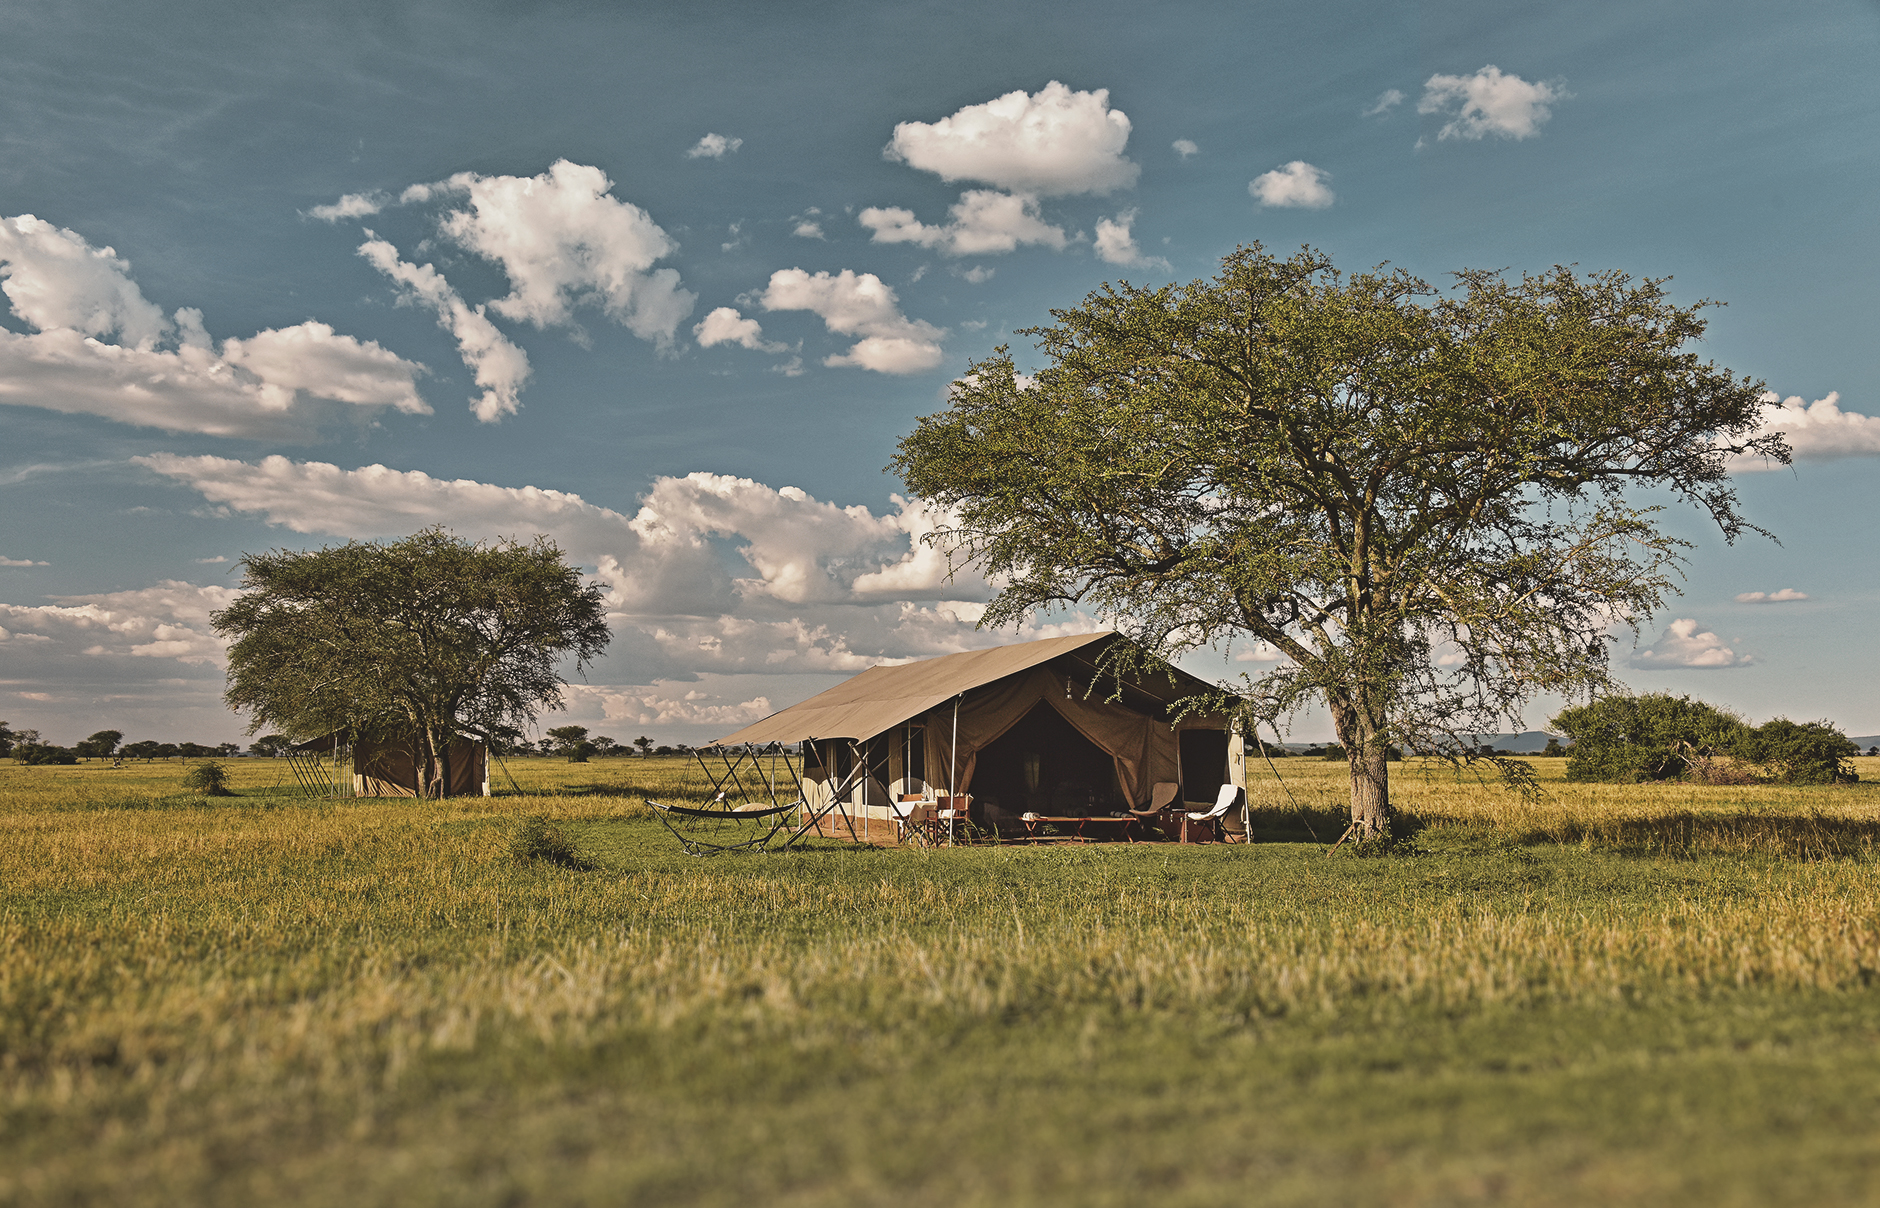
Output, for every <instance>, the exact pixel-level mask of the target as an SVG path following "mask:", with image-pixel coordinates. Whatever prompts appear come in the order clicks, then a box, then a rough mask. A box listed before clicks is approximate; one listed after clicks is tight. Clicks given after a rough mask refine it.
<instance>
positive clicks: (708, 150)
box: [685, 134, 744, 159]
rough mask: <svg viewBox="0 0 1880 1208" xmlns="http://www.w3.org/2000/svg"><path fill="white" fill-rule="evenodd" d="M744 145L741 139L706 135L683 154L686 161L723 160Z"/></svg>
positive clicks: (720, 135)
mask: <svg viewBox="0 0 1880 1208" xmlns="http://www.w3.org/2000/svg"><path fill="white" fill-rule="evenodd" d="M743 145H744V140H743V139H741V138H726V137H725V136H724V135H722V134H707V135H705V136H704V137H703V138H701V139H699V140H698V141H697V142H696V143H693V144H692V149H691V150H689V151H687V152H686V153H685V157H686V158H687V159H723V158H724V157H725V156H727V155H730V154H731V153H732V152H734V151H736V150H737V149H738V148H739V147H742V146H743Z"/></svg>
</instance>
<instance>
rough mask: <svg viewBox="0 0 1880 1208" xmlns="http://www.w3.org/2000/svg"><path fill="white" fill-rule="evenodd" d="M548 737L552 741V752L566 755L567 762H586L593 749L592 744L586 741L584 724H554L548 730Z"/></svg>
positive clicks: (586, 735) (586, 732)
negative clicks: (552, 727)
mask: <svg viewBox="0 0 1880 1208" xmlns="http://www.w3.org/2000/svg"><path fill="white" fill-rule="evenodd" d="M548 737H549V740H550V741H551V742H552V743H553V746H552V747H551V750H552V751H553V753H555V754H557V755H565V756H567V757H568V762H569V763H586V762H587V761H588V756H589V755H590V754H592V753H593V751H594V750H595V747H594V744H593V743H590V742H589V741H588V731H587V727H586V726H556V727H555V728H554V729H552V730H550V731H549V732H548Z"/></svg>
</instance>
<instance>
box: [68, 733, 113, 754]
mask: <svg viewBox="0 0 1880 1208" xmlns="http://www.w3.org/2000/svg"><path fill="white" fill-rule="evenodd" d="M122 741H124V732H123V731H121V730H100V731H98V732H97V733H96V734H93V735H92V736H91V737H89V738H87V739H85V740H84V741H83V742H80V743H79V744H78V745H76V746H74V747H73V748H72V749H73V750H74V751H76V752H78V753H79V754H80V755H82V756H84V757H85V758H86V759H109V758H111V755H112V753H113V752H114V751H116V750H117V745H118V743H120V742H122Z"/></svg>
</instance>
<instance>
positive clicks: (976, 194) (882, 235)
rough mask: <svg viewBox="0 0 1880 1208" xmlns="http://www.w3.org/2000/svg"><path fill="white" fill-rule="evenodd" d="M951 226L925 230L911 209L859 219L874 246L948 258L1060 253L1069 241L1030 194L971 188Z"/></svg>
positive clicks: (874, 211) (872, 210) (878, 210)
mask: <svg viewBox="0 0 1880 1208" xmlns="http://www.w3.org/2000/svg"><path fill="white" fill-rule="evenodd" d="M948 214H949V215H951V218H952V221H950V222H947V223H945V224H940V225H927V224H924V223H922V222H921V221H920V220H919V219H918V218H916V217H915V215H914V212H913V211H912V210H906V209H902V208H901V207H899V206H888V207H878V206H870V207H868V208H867V209H865V210H863V211H862V212H861V214H859V215H858V216H857V217H858V219H859V220H860V222H861V224H862V225H863V226H865V227H867V228H868V229H869V230H871V231H873V232H874V236H873V239H874V242H876V243H913V244H918V245H919V246H921V247H931V248H937V249H938V250H940V251H942V252H944V253H946V254H947V255H949V256H982V255H990V254H994V253H998V252H1010V251H1013V250H1016V249H1017V248H1019V247H1020V246H1022V245H1025V244H1042V245H1043V246H1045V247H1049V248H1056V249H1062V248H1063V247H1064V246H1065V244H1067V243H1069V242H1070V238H1069V236H1067V235H1066V234H1065V233H1064V229H1063V228H1062V227H1057V226H1052V225H1051V224H1050V223H1048V222H1046V221H1044V219H1043V218H1041V217H1039V214H1038V199H1037V198H1036V197H1031V196H1028V195H1018V194H1011V193H999V192H996V191H994V190H991V189H969V190H967V191H966V192H965V193H962V194H961V195H960V199H959V200H958V201H957V202H955V203H954V204H953V205H952V207H950V208H949V210H948Z"/></svg>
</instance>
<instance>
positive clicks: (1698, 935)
mask: <svg viewBox="0 0 1880 1208" xmlns="http://www.w3.org/2000/svg"><path fill="white" fill-rule="evenodd" d="M1535 762H1536V767H1537V769H1538V771H1539V774H1540V776H1541V780H1542V785H1543V788H1544V790H1545V795H1544V796H1543V797H1542V798H1541V799H1540V800H1539V801H1538V802H1532V803H1526V802H1522V801H1521V800H1519V799H1518V798H1513V797H1510V796H1508V795H1506V794H1504V793H1502V792H1500V791H1499V790H1495V789H1489V788H1483V787H1479V786H1475V785H1471V784H1458V783H1457V782H1456V781H1455V780H1454V779H1453V778H1450V777H1447V776H1443V775H1434V776H1429V777H1425V776H1422V775H1420V774H1419V772H1418V771H1417V769H1415V768H1414V767H1406V768H1403V769H1400V770H1399V772H1398V774H1397V779H1396V783H1395V786H1394V792H1395V794H1396V796H1397V799H1398V801H1399V802H1400V804H1402V805H1403V806H1404V807H1405V808H1406V809H1407V810H1408V811H1409V812H1410V814H1411V816H1412V817H1413V819H1414V820H1415V822H1416V823H1417V825H1418V827H1419V829H1418V830H1417V831H1416V833H1415V835H1414V837H1413V839H1412V841H1411V843H1410V844H1409V845H1408V846H1407V847H1406V848H1405V849H1403V850H1399V851H1397V852H1395V853H1393V854H1389V855H1386V856H1381V857H1378V856H1367V855H1363V854H1352V853H1348V852H1344V851H1341V852H1340V853H1339V854H1337V855H1336V856H1333V857H1330V858H1328V857H1327V856H1326V855H1325V854H1324V849H1325V846H1326V845H1327V844H1328V843H1329V841H1330V839H1332V838H1334V837H1336V835H1337V834H1338V832H1339V830H1340V823H1339V822H1338V816H1339V814H1340V812H1341V810H1342V796H1343V786H1342V784H1341V783H1340V782H1339V780H1338V776H1339V774H1340V772H1341V771H1342V769H1341V767H1340V766H1339V765H1334V764H1325V763H1319V762H1308V761H1306V760H1300V759H1293V760H1287V761H1283V762H1282V763H1280V764H1279V768H1280V771H1281V773H1282V775H1283V776H1284V778H1285V782H1286V783H1285V786H1284V787H1281V786H1279V785H1277V784H1275V783H1274V782H1273V781H1272V780H1271V778H1270V777H1262V780H1261V783H1259V784H1258V785H1256V786H1255V789H1254V798H1255V802H1256V805H1257V806H1258V809H1257V810H1256V818H1255V834H1256V836H1257V837H1258V838H1259V840H1260V842H1257V843H1255V844H1253V845H1251V846H1248V847H1232V848H1228V847H1214V846H1206V847H1173V846H1168V845H1147V844H1145V845H1135V846H1119V845H1104V846H1089V847H1056V848H1037V849H1031V848H1013V847H1001V848H960V849H952V850H940V851H936V852H932V853H923V852H918V851H874V850H855V849H841V848H835V847H824V848H822V849H819V850H811V851H802V852H796V853H790V854H783V855H757V856H748V857H726V858H721V859H717V860H709V861H699V860H691V859H687V858H685V857H683V856H681V855H679V854H677V852H676V850H675V848H674V847H673V845H672V844H671V842H670V840H669V839H668V838H667V837H666V835H665V833H664V831H663V830H661V829H659V827H658V824H657V823H656V822H654V821H653V820H652V819H651V818H650V817H649V815H648V811H647V809H646V807H645V805H644V804H643V797H644V795H645V794H646V793H648V792H653V793H655V794H656V795H657V794H659V793H665V794H669V795H673V796H684V795H687V794H688V793H692V794H695V793H696V791H697V790H698V789H699V788H701V787H702V783H701V782H699V781H697V780H696V779H688V773H687V772H686V770H685V769H686V765H684V764H683V763H681V762H679V761H661V760H652V761H646V762H642V761H637V760H608V761H600V762H595V763H591V764H586V765H572V764H567V763H561V762H552V761H547V760H526V761H518V762H516V763H513V764H512V765H511V767H512V769H513V771H514V774H515V777H516V780H517V781H518V782H519V788H520V789H521V790H522V791H520V792H518V791H514V790H511V791H510V792H508V793H507V795H502V796H498V797H496V798H492V799H487V800H486V799H480V798H479V799H456V800H451V801H445V802H441V803H417V802H410V801H375V800H359V801H339V802H311V801H308V800H306V799H304V798H295V797H292V796H290V795H287V792H286V790H287V788H288V785H287V784H285V783H282V782H281V781H282V780H283V779H284V778H282V777H281V768H280V765H278V764H275V763H273V762H271V761H255V760H249V761H237V762H236V763H234V764H232V765H231V767H232V769H233V771H234V773H235V786H236V788H237V790H238V793H239V794H240V795H238V796H236V797H233V798H223V799H203V798H199V797H189V796H186V795H183V794H181V793H180V792H179V791H178V782H179V781H180V779H181V775H182V769H181V768H180V767H178V766H177V765H175V764H168V765H164V764H155V765H133V766H132V767H129V768H124V769H111V768H108V767H106V766H104V765H101V764H97V763H92V764H85V765H80V766H78V767H72V768H20V767H15V766H14V765H11V764H5V765H0V1204H6V1205H15V1204H17V1205H50V1204H77V1203H111V1204H114V1205H141V1204H175V1203H191V1204H205V1205H221V1204H229V1205H236V1204H241V1205H247V1204H256V1203H281V1204H296V1205H327V1204H333V1205H339V1204H347V1205H352V1204H394V1203H395V1204H400V1205H405V1204H415V1205H425V1204H440V1205H441V1204H452V1205H483V1204H490V1205H497V1204H520V1203H540V1204H562V1203H566V1204H590V1203H634V1204H653V1203H657V1204H700V1205H720V1204H723V1205H730V1204H749V1203H762V1204H781V1205H811V1204H866V1205H874V1204H896V1205H915V1206H920V1205H929V1204H932V1205H941V1204H945V1205H963V1204H964V1205H977V1204H985V1205H993V1204H999V1205H1007V1204H1080V1205H1082V1204H1090V1205H1108V1204H1116V1205H1124V1204H1137V1203H1145V1202H1154V1203H1156V1204H1158V1205H1188V1204H1196V1205H1199V1204H1226V1203H1236V1204H1237V1203H1243V1202H1258V1203H1261V1204H1269V1205H1285V1204H1320V1203H1340V1204H1391V1205H1423V1204H1491V1203H1522V1204H1540V1205H1546V1204H1584V1203H1602V1204H1652V1205H1679V1204H1704V1205H1734V1204H1794V1203H1811V1204H1859V1203H1872V1202H1875V1201H1876V1200H1880V1125H1877V1124H1876V1121H1880V985H1877V984H1876V981H1877V980H1880V878H1877V877H1876V873H1877V872H1880V851H1877V849H1876V840H1877V839H1880V785H1874V784H1871V783H1863V784H1860V785H1855V786H1846V787H1839V788H1819V789H1786V788H1760V787H1759V788H1706V787H1699V786H1682V785H1676V786H1644V787H1637V788H1617V787H1606V786H1602V787H1597V788H1594V787H1587V786H1569V785H1566V784H1564V783H1561V782H1560V780H1559V777H1560V774H1561V770H1562V761H1557V760H1537V761H1535ZM1859 763H1860V764H1861V765H1862V766H1861V771H1862V773H1863V776H1865V777H1866V778H1867V779H1868V780H1869V781H1874V780H1880V760H1861V761H1859ZM497 779H498V781H499V782H501V783H500V788H502V789H509V788H510V785H509V782H508V781H507V780H506V779H504V777H502V776H501V775H499V776H498V777H497ZM531 814H539V815H545V816H547V817H549V818H551V819H554V820H556V821H557V822H558V823H559V824H560V825H561V826H562V827H563V829H564V830H566V831H567V832H568V833H569V834H570V835H572V837H573V838H574V839H575V840H576V842H577V844H578V845H579V847H580V849H581V851H582V852H583V854H584V855H585V856H587V857H588V859H589V860H590V861H591V862H592V863H593V864H594V865H595V867H594V868H592V869H589V870H576V869H569V868H565V867H560V866H556V865H554V864H548V863H541V862H519V861H518V860H517V859H516V858H515V857H514V856H512V855H511V854H510V851H509V846H508V838H509V836H510V834H511V833H513V831H514V829H515V827H516V825H517V823H518V821H519V820H520V819H521V818H523V817H525V816H527V815H531ZM1314 833H1316V836H1317V838H1318V839H1319V840H1321V842H1318V843H1314V842H1312V839H1313V837H1314Z"/></svg>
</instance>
